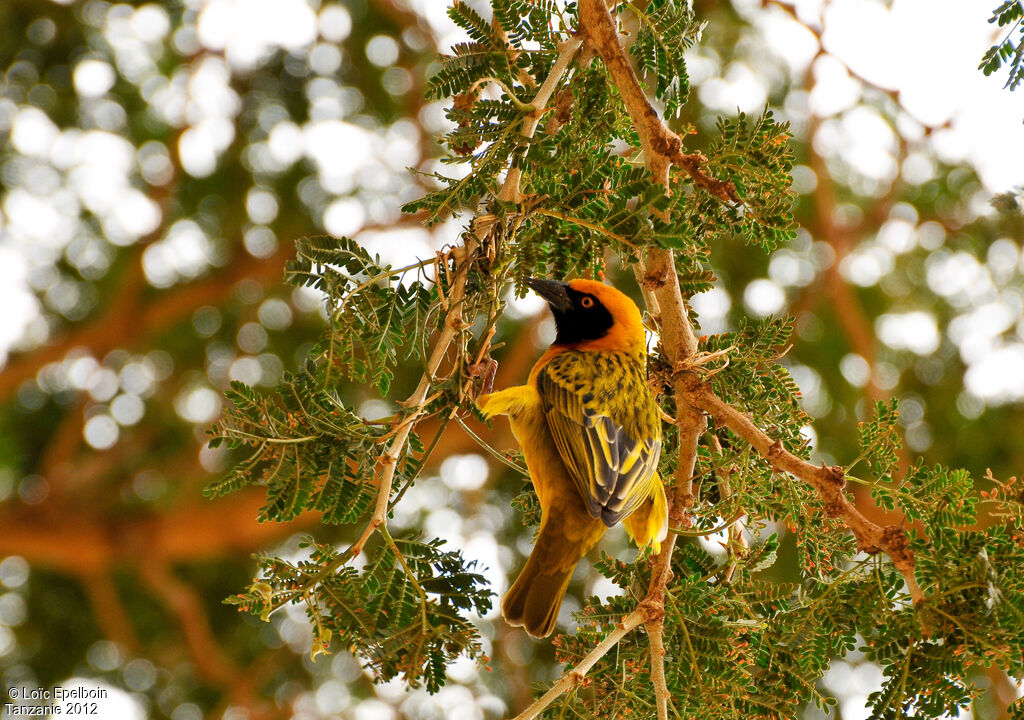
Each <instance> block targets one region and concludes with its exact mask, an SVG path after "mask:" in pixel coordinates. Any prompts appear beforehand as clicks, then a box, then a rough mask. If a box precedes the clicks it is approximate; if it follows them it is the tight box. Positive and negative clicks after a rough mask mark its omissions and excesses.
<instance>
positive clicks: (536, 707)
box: [512, 607, 647, 720]
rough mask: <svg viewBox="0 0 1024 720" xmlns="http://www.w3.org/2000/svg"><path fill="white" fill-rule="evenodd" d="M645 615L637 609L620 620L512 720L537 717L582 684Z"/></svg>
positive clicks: (639, 608) (641, 622)
mask: <svg viewBox="0 0 1024 720" xmlns="http://www.w3.org/2000/svg"><path fill="white" fill-rule="evenodd" d="M646 615H647V614H646V612H645V611H644V609H643V608H642V607H637V609H636V610H634V611H633V612H631V613H630V614H629V615H626V616H625V617H624V618H622V620H621V621H620V622H619V623H618V624H617V625H616V626H615V629H614V630H612V631H611V632H610V633H608V636H607V637H606V638H605V639H604V640H602V641H601V642H600V643H598V644H597V645H596V646H595V647H594V649H593V650H591V651H590V652H588V653H587V654H586V656H584V658H583V659H582V660H580V661H579V663H577V664H576V665H575V666H573V668H572V670H570V671H569V672H567V673H565V674H564V675H562V677H561V678H560V679H559V680H558V682H556V683H555V684H554V685H552V686H551V688H550V689H548V691H547V692H546V693H544V694H543V695H541V696H540V697H539V698H537V699H536V700H534V701H533V704H532V705H530V707H528V708H526V709H525V710H523V711H522V712H521V713H519V714H518V715H516V716H515V717H514V718H513V719H512V720H532V719H533V718H535V717H538V716H539V715H540V714H541V712H543V711H544V708H546V707H547V706H548V705H550V704H551V703H553V702H554V701H555V700H557V699H558V697H559V696H560V695H561V694H562V693H564V692H567V691H568V690H571V689H572V688H574V687H576V686H577V685H579V684H580V683H582V682H583V678H584V677H585V676H586V674H587V673H588V672H589V671H590V668H592V667H594V665H596V664H597V661H598V660H600V659H601V658H603V657H604V656H605V655H606V654H607V653H608V651H609V650H611V649H612V648H613V647H615V646H616V645H617V644H618V642H619V641H620V640H621V639H622V638H624V637H626V635H628V634H629V633H630V631H631V630H633V629H634V628H636V627H638V626H640V625H643V624H644V621H645V619H646Z"/></svg>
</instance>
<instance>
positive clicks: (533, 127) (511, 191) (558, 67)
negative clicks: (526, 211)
mask: <svg viewBox="0 0 1024 720" xmlns="http://www.w3.org/2000/svg"><path fill="white" fill-rule="evenodd" d="M582 44H583V41H582V39H580V38H576V37H570V38H567V39H565V40H563V41H562V43H561V45H559V46H558V57H557V58H555V63H554V65H552V66H551V72H549V73H548V76H547V78H545V80H544V83H543V84H542V85H541V86H540V89H539V90H538V91H537V95H536V97H534V98H533V102H532V103H531V105H533V111H532V112H531V113H530V114H529V115H527V116H526V117H525V118H524V119H523V128H522V130H521V131H520V135H522V137H523V138H524V139H525V140H532V139H533V136H534V134H535V133H536V132H537V125H538V124H539V123H540V118H541V116H542V115H543V114H544V108H546V107H547V104H548V101H549V100H550V99H551V96H552V95H553V94H554V92H555V88H556V87H558V83H559V81H560V80H561V79H562V73H564V72H565V70H566V68H568V67H569V63H571V62H572V59H573V58H574V57H576V51H577V50H579V49H580V45H582ZM521 178H522V169H521V168H520V167H519V165H518V164H514V165H513V166H512V167H510V168H509V169H508V174H506V175H505V182H504V183H502V185H501V190H499V191H498V194H497V195H496V198H497V199H498V200H500V201H502V202H512V203H517V204H518V203H521V202H522V201H523V194H522V192H520V190H519V181H520V179H521Z"/></svg>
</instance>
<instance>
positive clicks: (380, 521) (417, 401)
mask: <svg viewBox="0 0 1024 720" xmlns="http://www.w3.org/2000/svg"><path fill="white" fill-rule="evenodd" d="M466 237H467V240H466V244H465V245H464V246H463V247H462V248H460V249H459V253H460V255H461V257H458V256H457V257H458V259H459V261H460V262H461V264H460V265H459V266H458V267H457V269H456V270H455V273H454V277H453V278H452V284H451V287H450V288H449V290H448V307H449V312H448V316H447V318H446V319H445V323H444V329H443V330H441V335H440V336H439V337H438V338H437V342H436V343H435V345H434V349H433V351H432V352H431V354H430V359H429V360H428V361H427V368H426V371H425V372H424V373H423V377H421V378H420V382H419V385H417V386H416V389H415V390H414V391H413V393H412V395H410V396H409V398H408V399H407V400H406V401H405V402H404V403H402V405H403V406H404V407H406V408H408V409H409V411H410V415H409V418H410V421H407V422H403V423H402V424H401V425H400V426H399V430H398V432H396V433H395V435H394V437H393V438H392V439H391V442H390V443H389V444H388V449H387V450H386V451H385V452H384V454H383V455H381V457H380V460H379V461H378V464H377V473H376V476H375V477H374V485H376V488H377V500H376V503H375V504H374V508H373V515H372V516H371V517H370V522H369V523H367V525H366V528H365V529H364V530H363V533H362V535H360V536H359V539H358V540H356V542H355V543H354V544H353V545H352V547H351V548H349V552H348V554H347V555H346V557H355V556H357V555H359V553H360V552H362V549H363V546H365V545H366V541H367V540H369V539H370V537H371V536H372V535H373V533H374V532H376V531H377V529H378V528H380V527H381V526H383V525H384V523H385V521H386V519H387V514H388V500H390V499H391V486H392V482H393V480H394V477H395V467H396V466H397V465H398V459H399V458H400V457H401V455H402V453H403V452H404V451H405V445H406V443H407V442H408V441H409V435H410V434H412V429H413V428H414V427H415V426H416V420H417V419H418V416H419V415H420V414H422V410H423V406H424V405H426V402H427V393H428V392H429V391H430V384H431V383H432V382H434V377H435V375H436V374H437V370H438V368H439V367H440V366H441V361H442V360H443V359H444V356H445V355H446V354H447V353H448V346H449V345H451V343H452V340H453V339H454V338H455V335H456V334H457V333H458V332H459V331H460V330H461V329H462V328H463V327H464V324H463V320H462V315H461V313H460V311H459V306H460V305H461V304H462V299H463V296H464V295H465V292H466V277H467V275H468V274H469V268H470V267H471V266H472V265H473V260H474V259H475V257H476V251H477V248H478V247H479V241H478V240H477V239H476V238H475V237H474V236H473V235H472V234H467V236H466Z"/></svg>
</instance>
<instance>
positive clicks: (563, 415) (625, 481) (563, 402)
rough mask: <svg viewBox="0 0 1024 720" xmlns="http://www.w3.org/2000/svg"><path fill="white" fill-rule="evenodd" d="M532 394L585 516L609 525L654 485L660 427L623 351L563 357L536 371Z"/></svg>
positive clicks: (638, 370) (633, 361)
mask: <svg viewBox="0 0 1024 720" xmlns="http://www.w3.org/2000/svg"><path fill="white" fill-rule="evenodd" d="M537 391H538V393H539V394H540V397H541V400H542V402H543V404H544V411H545V416H546V418H547V421H548V428H549V429H550V431H551V436H552V438H553V439H554V441H555V445H556V446H557V447H558V452H559V455H561V457H562V460H563V461H564V462H565V465H566V467H567V468H568V470H569V475H570V476H571V477H572V479H573V480H574V482H575V483H576V487H577V489H578V490H579V492H580V495H581V496H582V497H583V500H584V501H585V503H586V505H587V510H588V512H589V513H590V514H591V515H592V516H593V517H595V518H598V519H600V520H601V521H602V522H604V524H605V525H607V526H608V527H611V526H612V525H614V524H615V523H617V522H619V520H621V519H622V518H624V517H626V516H628V515H629V514H630V513H632V512H633V511H634V510H636V509H637V508H638V507H639V506H640V505H641V503H643V502H644V500H646V499H647V497H648V496H649V495H650V494H651V492H652V489H653V486H652V483H653V482H659V481H658V479H657V474H656V472H655V471H656V470H657V467H658V457H659V455H660V454H661V425H660V423H659V420H658V413H657V408H656V406H655V404H654V398H653V397H652V396H651V393H650V390H649V389H648V388H647V383H646V381H645V378H644V369H643V366H642V365H641V364H640V362H639V361H638V360H637V358H636V357H634V356H631V355H629V354H627V353H618V352H594V351H588V352H577V351H569V352H564V353H560V354H558V355H556V356H555V357H554V358H552V359H551V361H550V362H548V363H547V364H546V365H545V366H544V367H543V368H542V369H541V371H540V372H539V373H538V375H537Z"/></svg>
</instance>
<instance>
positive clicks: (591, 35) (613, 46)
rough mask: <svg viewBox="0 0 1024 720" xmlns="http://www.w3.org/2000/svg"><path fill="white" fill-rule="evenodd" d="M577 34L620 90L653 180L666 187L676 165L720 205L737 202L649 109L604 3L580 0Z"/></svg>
mask: <svg viewBox="0 0 1024 720" xmlns="http://www.w3.org/2000/svg"><path fill="white" fill-rule="evenodd" d="M579 13H580V32H581V34H582V35H583V36H584V37H585V38H586V40H587V44H588V45H590V46H591V47H592V48H594V49H595V50H596V51H597V52H598V54H599V55H600V56H601V59H602V60H604V64H605V66H606V67H607V68H608V72H609V73H610V74H611V76H612V81H613V82H614V83H615V86H616V87H617V88H618V90H619V95H620V96H621V97H622V101H623V103H625V105H626V110H627V112H629V117H630V119H632V121H633V125H634V127H635V128H636V131H637V133H638V134H639V136H640V144H641V145H642V149H643V152H644V162H645V163H646V164H647V169H648V170H650V171H651V174H652V175H653V176H654V181H655V182H656V183H658V184H659V185H664V186H665V188H666V189H667V188H668V171H669V168H670V167H671V166H672V165H676V166H677V167H679V168H681V169H682V170H684V171H686V173H687V174H688V175H689V176H690V178H691V179H692V180H693V181H694V183H695V184H696V185H697V186H698V187H700V188H703V189H704V190H706V191H707V192H708V193H710V194H711V195H713V196H715V197H716V198H718V199H719V200H721V201H722V202H726V203H738V202H740V198H739V195H737V193H736V187H735V186H734V185H733V184H732V183H731V182H726V181H723V180H718V179H717V178H713V177H711V176H710V175H708V174H707V173H706V172H704V164H705V163H706V162H707V158H706V157H704V156H703V155H702V154H700V153H684V152H683V142H682V140H680V139H679V136H678V135H676V134H675V133H674V132H672V131H671V130H669V129H668V126H667V125H665V123H664V122H663V121H662V119H661V117H660V116H659V115H658V112H657V111H656V110H655V109H654V107H652V106H651V103H650V101H648V99H647V94H646V93H645V92H644V89H643V87H642V86H641V85H640V80H639V79H638V78H637V76H636V73H635V72H634V71H633V66H632V65H631V64H630V62H629V58H628V57H627V56H626V51H625V50H623V48H622V45H621V44H620V43H619V33H618V30H617V29H616V27H615V20H614V19H613V18H612V16H611V14H610V13H609V12H608V8H607V6H606V5H605V2H604V0H580V4H579Z"/></svg>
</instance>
